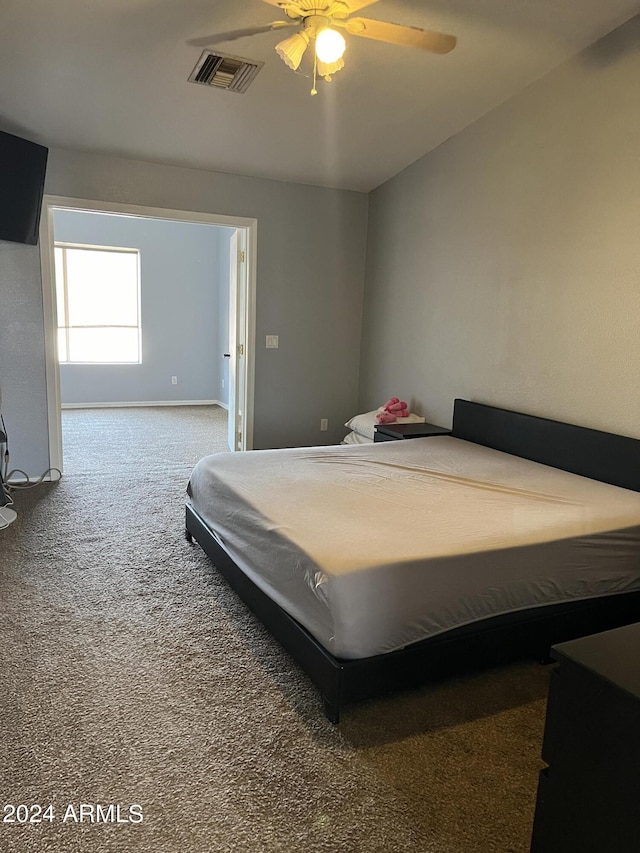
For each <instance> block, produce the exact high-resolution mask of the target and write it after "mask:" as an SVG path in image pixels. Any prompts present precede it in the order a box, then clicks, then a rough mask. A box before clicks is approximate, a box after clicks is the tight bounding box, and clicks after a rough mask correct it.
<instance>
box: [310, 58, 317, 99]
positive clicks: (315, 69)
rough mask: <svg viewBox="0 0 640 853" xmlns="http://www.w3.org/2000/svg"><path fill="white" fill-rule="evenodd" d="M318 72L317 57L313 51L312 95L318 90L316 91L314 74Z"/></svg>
mask: <svg viewBox="0 0 640 853" xmlns="http://www.w3.org/2000/svg"><path fill="white" fill-rule="evenodd" d="M317 70H318V55H317V53H316V52H315V50H314V51H313V89H312V90H311V94H312V95H317V94H318V90H317V89H316V72H317Z"/></svg>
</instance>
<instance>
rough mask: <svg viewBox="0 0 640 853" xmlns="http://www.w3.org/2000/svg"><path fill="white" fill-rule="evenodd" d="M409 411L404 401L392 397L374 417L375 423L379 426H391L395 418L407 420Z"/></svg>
mask: <svg viewBox="0 0 640 853" xmlns="http://www.w3.org/2000/svg"><path fill="white" fill-rule="evenodd" d="M408 417H409V409H408V407H407V404H406V403H405V402H404V400H400V399H399V398H398V397H392V398H391V399H390V400H387V402H386V403H385V404H384V406H383V407H382V409H381V410H380V411H379V412H378V414H377V415H376V421H377V422H378V423H379V424H392V423H393V422H394V421H395V420H397V418H408Z"/></svg>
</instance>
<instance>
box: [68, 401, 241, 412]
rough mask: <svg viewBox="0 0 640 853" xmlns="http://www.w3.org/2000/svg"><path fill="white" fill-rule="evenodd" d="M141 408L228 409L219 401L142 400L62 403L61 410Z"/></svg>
mask: <svg viewBox="0 0 640 853" xmlns="http://www.w3.org/2000/svg"><path fill="white" fill-rule="evenodd" d="M141 406H220V408H222V409H227V411H228V409H229V406H228V404H227V403H222V402H221V401H220V400H143V401H138V402H126V403H62V404H61V405H60V408H61V409H129V408H136V409H138V408H140V407H141Z"/></svg>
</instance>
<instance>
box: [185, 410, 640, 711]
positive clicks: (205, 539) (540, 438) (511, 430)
mask: <svg viewBox="0 0 640 853" xmlns="http://www.w3.org/2000/svg"><path fill="white" fill-rule="evenodd" d="M452 435H453V436H454V437H457V438H461V439H465V440H466V441H472V442H474V443H475V444H482V445H485V446H487V447H492V448H494V449H496V450H502V451H504V452H506V453H511V454H513V455H514V456H521V457H523V458H525V459H532V460H534V461H536V462H540V463H542V464H544V465H550V466H552V467H554V468H560V469H562V470H565V471H570V472H572V473H574V474H580V475H581V476H584V477H589V478H591V479H594V480H600V481H602V482H605V483H610V484H612V485H616V486H621V487H623V488H627V489H632V490H634V491H639V492H640V440H638V439H632V438H627V437H624V436H620V435H613V434H610V433H605V432H600V431H599V430H593V429H587V428H585V427H579V426H574V425H571V424H565V423H561V422H559V421H552V420H548V419H546V418H539V417H535V416H533V415H526V414H521V413H519V412H512V411H509V410H507V409H499V408H496V407H494V406H487V405H484V404H481V403H472V402H469V401H467V400H455V402H454V414H453V430H452ZM186 537H187V539H188V540H189V541H192V540H193V539H195V540H196V541H197V542H198V543H199V545H200V546H201V547H202V548H203V550H204V551H205V552H206V553H207V554H208V556H209V557H210V558H211V560H212V561H213V562H214V564H215V566H216V568H217V569H218V571H219V572H220V573H221V574H222V575H223V576H224V577H225V578H226V580H227V581H228V583H229V585H230V586H231V587H232V588H233V589H234V590H235V591H236V592H237V593H238V595H239V596H240V597H241V598H242V599H243V601H244V602H245V603H246V604H247V605H248V606H249V607H250V608H251V609H252V610H253V612H254V613H255V614H256V615H257V616H258V617H259V619H260V620H261V621H262V622H263V624H264V625H265V626H266V627H267V628H268V629H269V630H270V631H271V633H272V634H273V635H274V637H276V639H278V640H279V641H280V643H281V644H282V645H283V646H284V648H285V649H287V651H288V652H289V653H290V654H291V655H292V656H293V658H294V659H295V660H296V661H297V662H298V664H299V665H300V666H301V667H302V669H303V670H304V671H305V672H306V673H307V675H308V676H309V678H310V679H311V680H312V682H313V683H314V684H315V685H316V687H318V689H319V690H320V693H321V694H322V698H323V701H324V708H325V713H326V715H327V717H328V718H329V719H330V720H331V721H332V722H334V723H337V722H338V721H339V719H340V712H341V710H342V708H343V707H344V706H345V705H347V704H349V703H351V702H356V701H360V700H363V699H368V698H372V697H374V696H380V695H382V694H384V693H389V692H393V691H396V690H400V689H405V688H408V687H416V686H418V685H421V684H424V683H426V682H428V681H431V680H434V679H436V678H439V677H443V676H447V675H450V674H453V673H460V672H464V671H471V670H473V669H478V668H483V667H488V666H495V665H499V664H503V663H507V662H509V661H513V660H518V659H524V658H537V659H542V660H544V659H547V657H548V653H549V649H550V647H551V646H552V645H554V644H555V643H559V642H564V641H566V640H570V639H574V638H576V637H580V636H585V635H587V634H593V633H597V632H599V631H604V630H608V629H610V628H615V627H618V626H620V625H626V624H630V623H632V622H637V621H640V592H633V593H618V594H616V595H613V596H607V597H603V598H598V599H591V600H589V601H584V602H582V601H581V602H572V603H569V604H556V605H548V606H545V607H536V608H532V609H530V610H526V611H521V612H518V613H516V614H507V615H503V616H497V617H494V618H490V619H485V620H483V621H481V622H478V623H476V624H474V625H471V626H465V627H463V628H459V629H455V630H452V631H447V632H446V633H444V634H439V635H438V636H436V637H433V638H428V639H426V640H422V641H421V642H418V643H414V644H412V645H410V646H407V647H405V648H404V649H400V650H398V651H395V652H389V653H387V654H382V655H376V656H375V657H369V658H362V659H358V660H343V659H340V658H336V657H334V656H333V655H332V654H330V653H329V652H328V651H327V650H326V649H325V648H324V647H323V646H321V645H320V643H318V641H317V640H316V639H315V638H314V637H312V636H311V634H310V633H309V632H308V631H307V630H306V629H305V628H303V627H302V625H300V623H299V622H297V621H296V620H295V619H293V618H292V617H291V616H289V614H288V613H287V612H286V611H285V610H283V609H282V608H281V607H280V606H279V605H277V604H276V603H275V602H274V601H273V600H272V599H271V598H269V596H268V595H266V593H264V592H263V591H262V590H261V589H260V588H259V587H257V586H256V585H255V584H254V583H253V581H251V580H250V579H249V578H248V577H247V576H246V575H245V574H244V572H243V571H242V570H241V569H240V568H238V566H237V565H236V564H235V563H234V562H233V560H232V559H231V558H230V557H229V555H228V554H227V553H226V551H225V550H224V548H223V547H222V546H221V545H220V543H219V541H218V539H217V538H216V535H215V533H214V532H213V531H212V530H211V529H210V528H209V527H208V526H207V524H206V523H205V522H204V521H203V520H202V518H200V516H199V515H198V514H197V512H196V511H195V510H194V509H193V507H192V506H191V505H190V504H187V508H186ZM639 559H640V555H639Z"/></svg>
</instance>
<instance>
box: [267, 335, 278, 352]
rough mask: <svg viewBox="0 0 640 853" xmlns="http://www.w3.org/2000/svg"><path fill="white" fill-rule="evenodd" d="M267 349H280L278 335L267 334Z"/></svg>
mask: <svg viewBox="0 0 640 853" xmlns="http://www.w3.org/2000/svg"><path fill="white" fill-rule="evenodd" d="M267 349H278V336H277V335H267Z"/></svg>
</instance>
